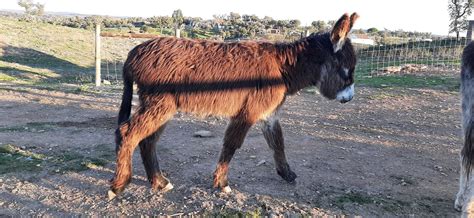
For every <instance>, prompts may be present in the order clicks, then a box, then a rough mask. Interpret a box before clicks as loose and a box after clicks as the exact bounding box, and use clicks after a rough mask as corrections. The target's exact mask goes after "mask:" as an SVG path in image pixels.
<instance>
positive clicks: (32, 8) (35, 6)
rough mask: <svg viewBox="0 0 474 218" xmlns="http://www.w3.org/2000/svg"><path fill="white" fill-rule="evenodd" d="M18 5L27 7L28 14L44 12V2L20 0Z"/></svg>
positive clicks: (40, 14)
mask: <svg viewBox="0 0 474 218" xmlns="http://www.w3.org/2000/svg"><path fill="white" fill-rule="evenodd" d="M18 5H19V6H20V7H22V8H24V9H25V13H26V15H30V16H42V15H43V14H44V4H40V3H33V0H18Z"/></svg>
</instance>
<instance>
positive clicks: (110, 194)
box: [107, 190, 117, 201]
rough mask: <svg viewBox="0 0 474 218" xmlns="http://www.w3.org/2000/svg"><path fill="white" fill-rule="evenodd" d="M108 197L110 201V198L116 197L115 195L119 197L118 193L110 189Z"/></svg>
mask: <svg viewBox="0 0 474 218" xmlns="http://www.w3.org/2000/svg"><path fill="white" fill-rule="evenodd" d="M107 197H108V199H109V201H110V200H112V199H114V198H115V197H117V194H115V192H113V191H112V190H109V191H108V192H107Z"/></svg>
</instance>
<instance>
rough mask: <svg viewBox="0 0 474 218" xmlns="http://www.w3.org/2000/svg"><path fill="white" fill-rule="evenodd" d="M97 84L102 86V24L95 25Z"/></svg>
mask: <svg viewBox="0 0 474 218" xmlns="http://www.w3.org/2000/svg"><path fill="white" fill-rule="evenodd" d="M95 86H100V24H99V23H97V24H96V26H95Z"/></svg>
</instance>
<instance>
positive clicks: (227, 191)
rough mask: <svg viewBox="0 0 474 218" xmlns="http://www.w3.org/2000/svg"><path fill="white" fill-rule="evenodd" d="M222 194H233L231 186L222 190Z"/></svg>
mask: <svg viewBox="0 0 474 218" xmlns="http://www.w3.org/2000/svg"><path fill="white" fill-rule="evenodd" d="M222 192H223V193H226V194H228V193H231V192H232V189H231V188H230V187H229V186H226V187H224V188H222Z"/></svg>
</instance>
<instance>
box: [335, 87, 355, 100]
mask: <svg viewBox="0 0 474 218" xmlns="http://www.w3.org/2000/svg"><path fill="white" fill-rule="evenodd" d="M353 97H354V84H352V85H350V86H347V87H346V88H344V89H343V90H341V91H339V92H338V93H337V95H336V100H338V101H339V102H341V103H346V102H349V101H351V100H352V98H353Z"/></svg>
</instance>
